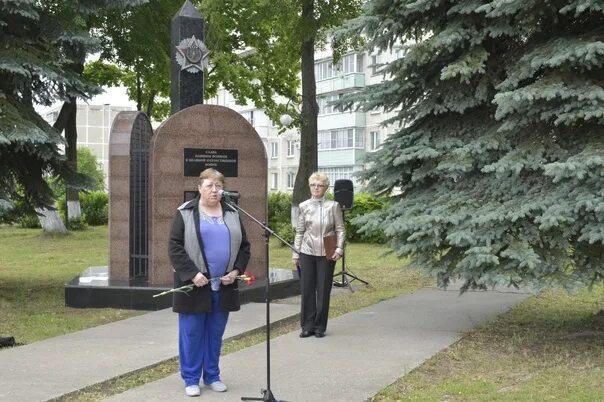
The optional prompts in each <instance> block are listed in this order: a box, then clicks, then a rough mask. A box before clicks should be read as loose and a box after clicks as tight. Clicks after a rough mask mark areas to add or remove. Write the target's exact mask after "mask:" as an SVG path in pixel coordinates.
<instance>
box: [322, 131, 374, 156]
mask: <svg viewBox="0 0 604 402" xmlns="http://www.w3.org/2000/svg"><path fill="white" fill-rule="evenodd" d="M364 135H365V134H364V131H363V129H362V128H357V127H355V128H341V129H338V130H326V131H319V133H318V140H319V141H318V142H319V144H318V149H319V150H325V149H341V148H364V147H365V140H364Z"/></svg>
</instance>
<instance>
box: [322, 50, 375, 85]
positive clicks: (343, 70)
mask: <svg viewBox="0 0 604 402" xmlns="http://www.w3.org/2000/svg"><path fill="white" fill-rule="evenodd" d="M332 63H333V59H328V60H323V61H320V62H317V63H315V80H316V81H321V80H328V79H330V78H334V77H337V76H340V75H344V74H350V73H362V72H363V55H362V54H357V53H352V54H347V55H345V56H343V57H342V58H341V59H340V61H339V63H338V64H332Z"/></svg>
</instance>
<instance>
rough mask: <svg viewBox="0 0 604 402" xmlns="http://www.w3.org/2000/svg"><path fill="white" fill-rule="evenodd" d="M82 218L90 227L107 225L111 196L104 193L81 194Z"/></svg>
mask: <svg viewBox="0 0 604 402" xmlns="http://www.w3.org/2000/svg"><path fill="white" fill-rule="evenodd" d="M80 207H81V208H82V216H83V219H84V220H85V221H86V223H87V224H88V225H90V226H98V225H106V224H107V222H109V195H108V194H107V193H106V192H104V191H92V192H90V193H81V194H80Z"/></svg>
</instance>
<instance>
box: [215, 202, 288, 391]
mask: <svg viewBox="0 0 604 402" xmlns="http://www.w3.org/2000/svg"><path fill="white" fill-rule="evenodd" d="M222 200H223V201H224V203H225V204H226V205H227V206H228V207H229V208H231V209H232V210H233V211H240V212H242V213H243V214H245V215H246V216H247V217H248V218H250V219H251V220H253V221H254V222H256V223H257V224H258V225H260V227H262V228H263V229H264V237H265V247H266V258H267V260H266V270H265V273H266V285H265V287H264V294H265V298H266V389H261V390H260V392H261V393H262V397H259V398H258V397H248V396H242V397H241V400H242V401H264V402H286V401H283V400H280V401H277V399H275V396H274V395H273V392H272V391H271V346H270V345H271V308H270V306H271V287H270V278H269V271H268V240H269V237H270V235H273V236H275V237H276V238H277V239H279V240H281V242H282V243H283V244H285V245H286V246H288V247H289V248H290V249H292V251H294V252H295V253H298V250H296V249H295V248H294V246H292V245H291V244H289V243H288V242H287V241H286V240H284V239H283V238H281V236H279V235H278V234H277V233H275V232H274V231H273V230H272V229H271V228H269V227H268V226H266V225H265V224H264V223H262V222H260V221H259V220H258V219H256V218H254V217H253V216H252V215H250V214H249V213H247V211H245V210H244V209H243V208H241V207H240V206H239V205H237V204H235V203H231V202H229V201H227V198H226V197H223V198H222Z"/></svg>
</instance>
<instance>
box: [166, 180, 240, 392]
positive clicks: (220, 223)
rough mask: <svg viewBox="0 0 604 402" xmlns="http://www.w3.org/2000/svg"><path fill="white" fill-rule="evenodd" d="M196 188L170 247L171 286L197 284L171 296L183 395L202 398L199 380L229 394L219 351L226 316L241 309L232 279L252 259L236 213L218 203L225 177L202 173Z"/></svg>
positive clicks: (179, 213) (181, 210)
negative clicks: (175, 322)
mask: <svg viewBox="0 0 604 402" xmlns="http://www.w3.org/2000/svg"><path fill="white" fill-rule="evenodd" d="M198 188H199V196H198V197H196V198H195V199H194V200H191V201H189V202H185V203H184V204H182V205H181V206H180V207H179V208H178V211H177V212H176V215H175V216H174V221H173V223H172V230H171V232H170V243H169V255H170V261H171V262H172V266H173V267H174V287H181V286H183V285H186V284H190V283H193V284H194V285H195V287H194V288H193V290H192V291H191V292H188V293H187V294H184V293H178V292H177V293H174V304H173V310H174V312H176V313H178V334H179V335H178V346H179V357H180V374H181V377H182V379H183V380H184V382H185V394H186V395H187V396H198V395H200V393H201V390H200V387H199V384H200V380H201V379H202V376H203V383H204V384H205V385H207V386H208V387H209V388H210V389H212V390H214V391H218V392H224V391H226V390H227V387H226V385H225V384H224V383H223V382H222V381H221V379H220V369H219V367H218V361H219V357H220V348H221V347H222V337H223V335H224V330H225V327H226V323H227V320H228V317H229V312H230V311H237V310H239V307H240V303H239V292H238V290H237V279H236V277H237V276H238V275H241V274H243V272H244V271H245V268H246V266H247V263H248V261H249V259H250V243H249V242H248V240H247V237H246V234H245V229H244V228H243V225H242V224H241V221H240V219H239V214H238V213H237V212H236V211H233V210H232V209H231V208H229V207H228V206H226V205H225V204H224V203H223V202H222V201H221V194H220V190H222V189H223V188H224V175H223V174H222V173H220V172H219V171H217V170H214V169H206V170H204V171H203V172H201V174H200V175H199V186H198ZM211 278H217V279H213V280H210V279H211Z"/></svg>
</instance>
